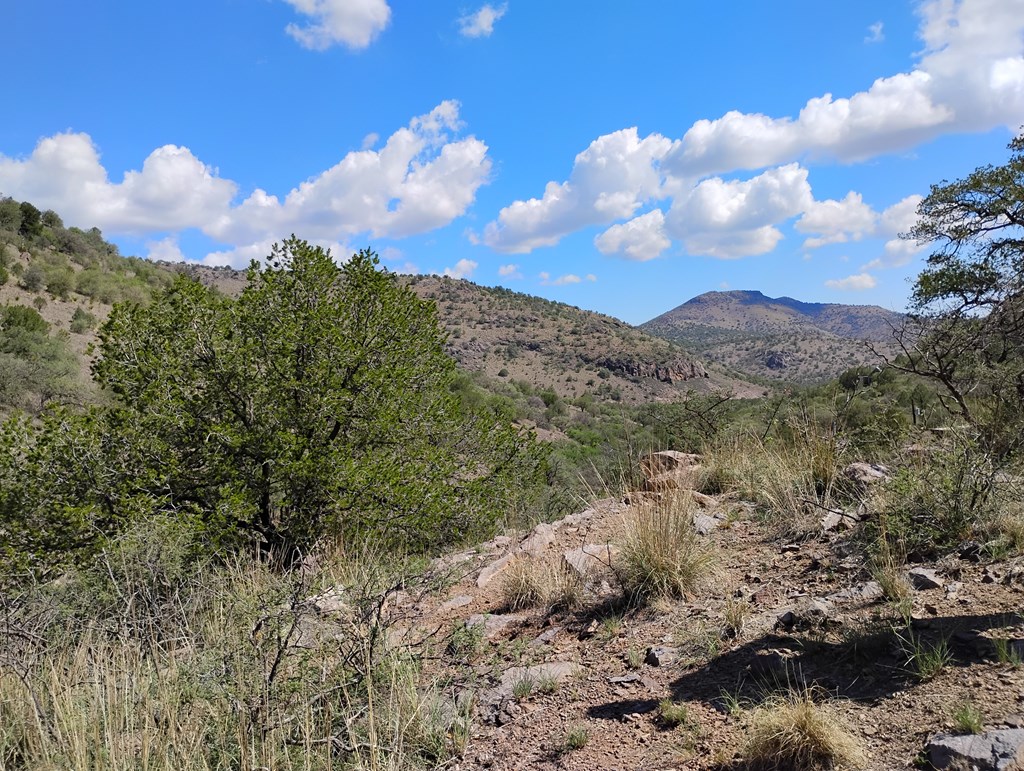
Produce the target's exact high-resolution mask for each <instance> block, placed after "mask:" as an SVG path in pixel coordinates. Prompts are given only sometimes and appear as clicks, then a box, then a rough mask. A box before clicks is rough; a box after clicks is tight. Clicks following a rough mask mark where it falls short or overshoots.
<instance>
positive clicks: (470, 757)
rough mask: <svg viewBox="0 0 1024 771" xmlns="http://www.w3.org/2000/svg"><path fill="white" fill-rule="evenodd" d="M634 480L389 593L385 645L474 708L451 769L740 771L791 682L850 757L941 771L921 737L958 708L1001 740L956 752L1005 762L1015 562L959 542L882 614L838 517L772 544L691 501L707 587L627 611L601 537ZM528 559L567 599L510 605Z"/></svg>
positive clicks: (618, 517)
mask: <svg viewBox="0 0 1024 771" xmlns="http://www.w3.org/2000/svg"><path fill="white" fill-rule="evenodd" d="M684 462H692V461H684ZM648 471H649V475H650V476H651V477H656V476H657V474H658V473H659V472H660V471H661V469H659V468H657V467H654V468H650V467H648ZM647 486H648V488H649V489H650V491H649V492H646V493H634V494H630V495H629V496H627V497H626V499H625V501H623V500H617V499H606V500H601V501H597V502H595V503H593V504H592V505H591V506H590V507H588V508H586V509H585V510H583V511H581V512H580V513H578V514H575V515H573V516H570V517H567V518H565V519H563V520H561V521H559V522H555V523H552V524H550V525H548V524H543V525H538V526H537V527H536V528H535V529H534V530H533V531H531V532H530V533H527V534H525V536H524V537H515V536H514V535H507V536H501V537H498V538H496V539H495V540H493V541H491V542H489V543H486V544H482V545H481V546H480V547H478V548H477V549H475V550H473V551H468V552H464V553H461V554H456V555H451V556H449V557H446V558H444V559H443V560H440V561H438V563H437V564H436V566H435V573H436V575H437V576H448V577H449V580H448V581H446V582H444V584H443V586H444V588H443V589H440V590H438V589H436V587H435V589H434V590H432V591H430V592H428V593H425V594H422V595H414V594H412V593H409V594H404V595H401V596H400V597H399V598H398V601H397V602H396V603H395V604H394V606H393V608H392V613H393V614H394V618H393V628H392V642H393V643H395V644H399V645H410V646H415V648H416V650H417V651H419V652H420V653H423V654H425V661H426V662H427V663H426V665H425V666H426V674H427V675H428V676H430V677H433V678H436V679H437V681H438V682H439V683H440V684H441V685H442V686H443V687H444V690H445V693H446V694H447V695H448V696H449V697H450V698H451V699H452V702H453V703H458V704H465V703H467V702H466V700H472V704H473V710H474V720H473V728H472V733H471V738H470V741H469V743H468V747H467V750H466V752H465V755H464V757H463V759H462V760H461V761H460V762H459V764H458V765H457V768H461V769H472V768H493V769H525V768H531V769H533V768H536V769H548V768H550V769H555V768H559V769H561V768H565V769H669V768H678V769H684V768H685V769H711V768H719V769H725V768H741V767H743V766H742V764H741V763H740V761H739V758H738V755H737V752H738V750H739V748H740V747H741V745H742V743H743V740H744V736H745V729H746V727H747V725H748V721H749V716H750V711H751V709H752V708H753V707H754V706H756V705H758V704H761V703H764V702H766V701H767V700H769V699H771V698H772V697H773V695H774V696H777V695H779V694H785V693H788V692H792V691H794V690H795V691H800V692H810V693H812V694H813V697H814V699H815V700H816V701H818V702H821V703H823V704H825V705H826V707H827V708H829V709H832V710H833V711H834V712H835V713H836V714H837V715H838V717H839V719H840V722H841V723H842V724H844V725H845V726H846V728H847V729H848V730H849V732H850V733H852V735H853V736H854V737H855V738H856V739H858V740H859V741H860V743H861V744H862V746H863V749H864V752H865V756H866V758H867V765H866V767H867V768H870V769H902V768H919V767H921V765H920V764H922V763H923V762H924V761H925V759H926V758H928V757H929V756H931V757H932V758H933V759H934V760H935V761H936V762H937V763H938V764H939V765H940V766H942V763H944V762H946V761H943V760H942V757H944V756H943V754H942V752H943V751H942V749H941V747H939V746H936V747H933V748H931V749H929V742H930V741H932V740H933V739H934V737H936V735H939V734H943V733H956V732H957V726H958V721H957V719H956V718H955V714H956V713H957V711H958V710H960V711H961V712H962V711H963V710H964V709H965V708H967V707H972V708H974V709H976V710H977V713H978V714H979V715H980V719H981V723H982V726H983V730H984V731H988V732H993V731H1001V730H1002V733H996V734H992V735H986V736H985V737H983V738H977V737H975V738H967V739H961V738H956V739H953V740H951V741H952V742H953V744H956V743H958V742H959V743H961V744H964V743H970V742H973V743H974V744H975V745H976V746H975V747H974V748H973V750H970V748H968V749H969V751H973V752H975V753H976V754H977V755H978V757H979V758H981V759H980V760H977V761H976V763H975V766H976V767H978V768H1010V767H1015V766H1010V765H1007V764H1008V763H1010V759H1012V758H1013V757H1015V754H1016V752H1017V747H1018V746H1019V745H1020V743H1021V742H1022V741H1024V731H1016V730H1012V729H1016V728H1019V727H1024V667H1021V665H1020V661H1021V657H1022V655H1024V639H1022V638H1024V619H1022V617H1021V615H1020V613H1019V610H1020V606H1021V598H1022V594H1024V567H1022V566H1021V565H1020V564H1019V563H1018V562H1017V561H1016V560H1007V561H1002V562H989V561H986V560H985V559H984V558H983V557H982V556H981V554H980V552H979V551H978V550H977V549H972V548H969V547H968V548H965V549H964V550H963V551H962V553H961V554H957V555H954V556H952V557H948V558H944V559H943V560H942V561H940V562H937V563H934V564H927V565H912V566H908V568H909V569H910V570H909V574H908V576H907V577H908V579H909V581H910V583H911V584H912V585H913V587H914V589H913V591H912V596H911V598H910V599H909V600H908V601H905V602H904V604H903V605H902V606H901V607H897V606H896V605H895V604H894V603H893V602H890V601H888V600H887V599H886V598H885V597H884V596H883V593H882V589H881V587H880V586H879V584H878V583H875V582H874V581H873V580H872V576H871V575H870V574H869V572H868V570H867V568H866V566H865V562H864V558H863V556H862V551H861V547H860V546H858V543H857V539H856V536H855V533H854V531H851V530H848V529H842V527H843V525H842V524H840V525H839V527H838V528H835V527H833V528H832V529H830V530H828V531H825V530H822V531H821V532H820V533H818V534H817V535H816V536H815V537H812V538H810V539H807V540H804V541H801V542H799V543H793V542H786V541H783V540H779V539H778V537H777V536H776V535H775V534H774V530H773V529H772V528H771V527H769V526H768V525H766V524H765V523H763V522H762V521H760V520H759V519H758V518H757V517H756V516H755V515H754V513H753V511H752V507H750V506H748V505H744V504H743V503H742V502H737V501H730V500H726V499H719V498H710V497H708V496H700V497H699V503H700V504H701V505H700V506H699V507H698V508H697V510H696V511H697V513H696V515H695V525H696V526H697V528H698V530H699V531H701V532H702V533H703V535H702V538H704V539H706V542H707V545H708V547H709V548H710V549H711V550H712V552H713V553H714V555H715V570H714V573H713V575H712V576H711V578H710V580H709V581H708V582H707V583H706V585H705V587H704V588H703V590H701V592H700V593H699V594H697V595H696V596H692V597H688V598H686V599H685V600H679V601H671V602H668V601H659V602H655V603H654V604H653V605H649V606H647V607H640V608H637V607H630V606H629V605H628V604H627V603H626V602H625V601H624V599H623V592H622V590H621V589H620V588H619V584H618V582H617V581H616V572H615V569H614V568H615V565H616V555H617V553H618V549H617V547H616V546H615V545H616V544H620V543H621V542H622V528H623V523H624V522H625V521H626V519H627V518H629V517H631V516H635V513H636V507H637V506H640V505H644V502H645V501H649V499H650V497H651V496H656V495H659V494H663V493H659V492H658V491H657V488H659V487H664V486H665V485H664V484H660V483H659V482H658V481H657V480H656V479H655V481H653V482H652V481H649V483H648V485H647ZM826 524H828V525H834V524H835V522H834V521H833V522H829V523H826ZM526 558H532V559H547V560H551V561H553V562H557V563H559V564H561V565H563V567H564V569H565V570H569V571H578V572H580V573H582V574H584V575H585V576H586V584H587V591H586V594H585V596H584V598H583V601H582V603H581V604H580V605H579V606H578V607H576V608H574V609H572V610H561V611H548V610H546V609H534V610H528V611H517V612H511V611H510V610H509V609H508V608H507V603H506V602H505V600H504V596H503V590H502V586H503V582H504V581H505V580H506V577H507V575H508V572H509V570H510V569H511V568H510V566H512V565H514V564H515V562H516V560H520V559H526ZM942 645H945V647H946V650H947V651H948V661H946V662H944V665H943V662H941V661H940V662H939V666H938V667H937V670H938V671H936V672H934V673H931V672H929V673H927V674H928V675H929V676H926V677H922V676H921V673H920V672H919V667H918V666H917V663H918V662H919V661H921V660H923V658H924V657H925V656H926V655H927V653H928V652H929V651H933V650H936V649H938V650H939V651H940V652H941V650H942V648H941V646H942ZM915 651H917V653H918V654H919V655H918V657H917V659H916V660H915V658H914V653H915ZM665 699H670V700H672V701H673V702H675V703H676V704H678V705H685V716H684V718H683V719H682V720H681V721H679V724H678V725H674V726H673V725H669V724H668V722H667V721H666V720H665V719H664V718H663V717H662V715H661V711H660V709H659V703H660V702H662V701H663V700H665ZM677 718H678V715H677ZM1003 729H1011V730H1003ZM993 737H994V738H995V739H996V740H997V741H996V746H995V749H993V744H992V742H991V741H990V739H992V738H993ZM1000 741H1001V742H1002V743H1003V744H1002V745H999V742H1000ZM940 743H941V742H940ZM1000 746H1002V750H1000V749H999V748H1000ZM1007 748H1008V749H1007ZM960 751H961V750H957V752H960ZM1000 752H1002V754H1001V755H1000V754H999V753H1000ZM954 756H956V753H954ZM943 767H944V766H943ZM950 767H952V766H950ZM964 767H965V768H966V767H970V765H967V766H964Z"/></svg>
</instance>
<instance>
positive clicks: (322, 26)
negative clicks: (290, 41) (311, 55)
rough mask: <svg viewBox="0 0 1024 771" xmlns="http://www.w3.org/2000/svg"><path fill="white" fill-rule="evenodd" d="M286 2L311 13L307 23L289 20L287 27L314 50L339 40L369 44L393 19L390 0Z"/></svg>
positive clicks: (361, 45)
mask: <svg viewBox="0 0 1024 771" xmlns="http://www.w3.org/2000/svg"><path fill="white" fill-rule="evenodd" d="M285 2H286V3H288V5H290V6H292V8H294V9H295V10H296V11H297V12H298V13H300V14H302V15H303V16H308V17H310V20H309V22H307V23H306V24H303V25H301V26H300V25H298V24H294V23H293V24H289V25H288V26H287V27H285V31H286V32H287V33H288V34H289V35H291V36H292V37H293V38H295V40H296V41H298V43H299V45H301V46H302V47H304V48H309V49H312V50H314V51H323V50H325V49H327V48H330V47H331V46H333V45H336V44H338V43H340V44H342V45H345V46H348V47H349V48H352V49H361V48H366V47H367V46H369V45H370V43H372V42H373V40H374V38H376V37H377V35H379V34H380V33H381V31H383V30H384V28H385V27H387V26H388V22H389V21H390V20H391V8H390V7H389V6H388V4H387V0H285Z"/></svg>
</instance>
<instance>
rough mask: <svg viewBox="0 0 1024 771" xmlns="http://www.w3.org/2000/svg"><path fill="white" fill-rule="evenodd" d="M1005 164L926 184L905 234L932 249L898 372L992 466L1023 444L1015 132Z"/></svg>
mask: <svg viewBox="0 0 1024 771" xmlns="http://www.w3.org/2000/svg"><path fill="white" fill-rule="evenodd" d="M1010 151H1011V155H1010V159H1009V160H1008V162H1007V163H1006V164H1004V165H1002V166H984V167H981V168H978V169H976V170H975V171H974V172H973V173H971V174H970V175H968V176H967V177H965V178H964V179H961V180H957V181H955V182H945V181H944V182H942V183H940V184H938V185H933V186H932V188H931V192H930V193H929V195H928V196H927V197H926V198H925V199H924V200H923V201H922V202H921V204H920V206H919V208H918V216H919V219H918V223H917V225H916V226H915V227H914V228H913V229H912V230H911V231H910V233H908V234H907V236H906V237H908V238H912V239H916V240H917V241H919V242H921V243H927V244H931V245H933V246H934V247H935V251H933V252H932V253H931V255H930V256H929V257H928V261H927V267H926V268H925V270H924V271H923V272H922V273H921V274H920V276H919V277H918V279H917V281H916V283H915V285H914V290H913V294H912V298H911V304H912V309H913V311H914V314H913V316H912V321H911V325H910V327H909V328H908V329H907V330H904V334H902V335H901V336H900V338H899V340H900V342H901V343H902V345H903V352H904V354H905V358H904V359H903V361H902V362H901V363H899V366H900V367H902V368H904V369H906V370H908V371H911V372H915V373H917V374H919V375H923V376H925V377H927V378H929V379H931V380H933V381H935V382H937V383H939V384H941V386H942V391H943V394H944V397H943V399H944V403H945V404H946V406H947V407H948V408H949V410H950V411H951V413H952V414H953V415H955V416H956V417H957V418H958V419H959V420H960V421H962V422H963V423H964V424H965V425H966V426H968V427H970V428H971V430H972V431H973V432H974V435H975V437H976V439H977V441H978V442H979V444H980V446H981V448H982V449H983V450H984V451H985V452H986V453H987V454H988V455H989V456H990V457H991V458H993V459H994V460H996V461H999V462H1003V461H1008V460H1010V459H1011V458H1012V457H1014V456H1015V455H1016V454H1017V452H1018V451H1019V450H1020V448H1021V445H1022V442H1024V135H1021V136H1019V137H1017V138H1016V139H1014V140H1013V141H1012V142H1011V143H1010Z"/></svg>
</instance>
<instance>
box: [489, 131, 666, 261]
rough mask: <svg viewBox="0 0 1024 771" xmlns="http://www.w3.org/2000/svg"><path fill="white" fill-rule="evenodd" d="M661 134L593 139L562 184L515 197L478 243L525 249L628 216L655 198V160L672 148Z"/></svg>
mask: <svg viewBox="0 0 1024 771" xmlns="http://www.w3.org/2000/svg"><path fill="white" fill-rule="evenodd" d="M671 146H672V143H671V141H670V140H668V139H666V138H665V137H663V136H661V135H660V134H651V135H649V136H647V137H644V138H643V139H641V138H640V137H639V135H638V134H637V130H636V128H635V127H634V128H628V129H623V130H621V131H616V132H614V133H612V134H605V135H604V136H601V137H598V138H597V139H595V140H594V141H593V142H592V143H591V144H590V147H588V148H587V149H586V150H584V151H583V152H582V153H580V154H579V155H577V156H576V161H575V163H574V164H573V169H572V173H571V174H570V175H569V179H568V180H566V181H565V182H548V184H547V187H546V188H545V190H544V195H543V197H541V198H531V199H530V200H528V201H516V202H515V203H513V204H511V205H510V206H506V207H505V208H504V209H502V210H501V211H500V212H499V213H498V218H497V220H495V221H494V222H491V223H489V224H488V225H487V227H486V228H485V229H484V233H483V242H484V243H485V244H487V245H488V246H490V247H492V248H493V249H496V250H497V251H499V252H511V253H525V252H530V251H532V250H533V249H536V248H538V247H541V246H554V245H555V244H557V243H558V242H559V241H560V240H561V239H562V238H563V237H564V236H566V235H568V234H569V233H572V232H575V231H576V230H579V229H580V228H582V227H586V226H589V225H601V224H607V223H611V222H614V221H615V220H617V219H624V218H627V217H631V216H633V214H634V213H635V212H636V210H637V209H638V208H639V207H640V206H641V205H642V204H643V203H644V202H646V201H649V200H652V199H655V198H658V197H660V195H661V187H662V178H661V175H660V173H659V172H658V169H657V162H658V161H659V160H660V159H661V158H662V157H664V156H665V154H666V153H667V152H668V151H669V149H670V148H671Z"/></svg>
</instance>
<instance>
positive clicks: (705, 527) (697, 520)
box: [693, 514, 722, 535]
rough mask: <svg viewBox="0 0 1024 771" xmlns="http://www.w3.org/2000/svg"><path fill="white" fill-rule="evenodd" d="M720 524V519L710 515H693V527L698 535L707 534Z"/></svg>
mask: <svg viewBox="0 0 1024 771" xmlns="http://www.w3.org/2000/svg"><path fill="white" fill-rule="evenodd" d="M721 524H722V520H720V519H718V518H716V517H710V516H708V515H707V514H694V515H693V529H694V530H696V531H697V534H698V535H707V534H708V533H710V532H711V531H712V530H714V529H715V528H718V527H720V526H721Z"/></svg>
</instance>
